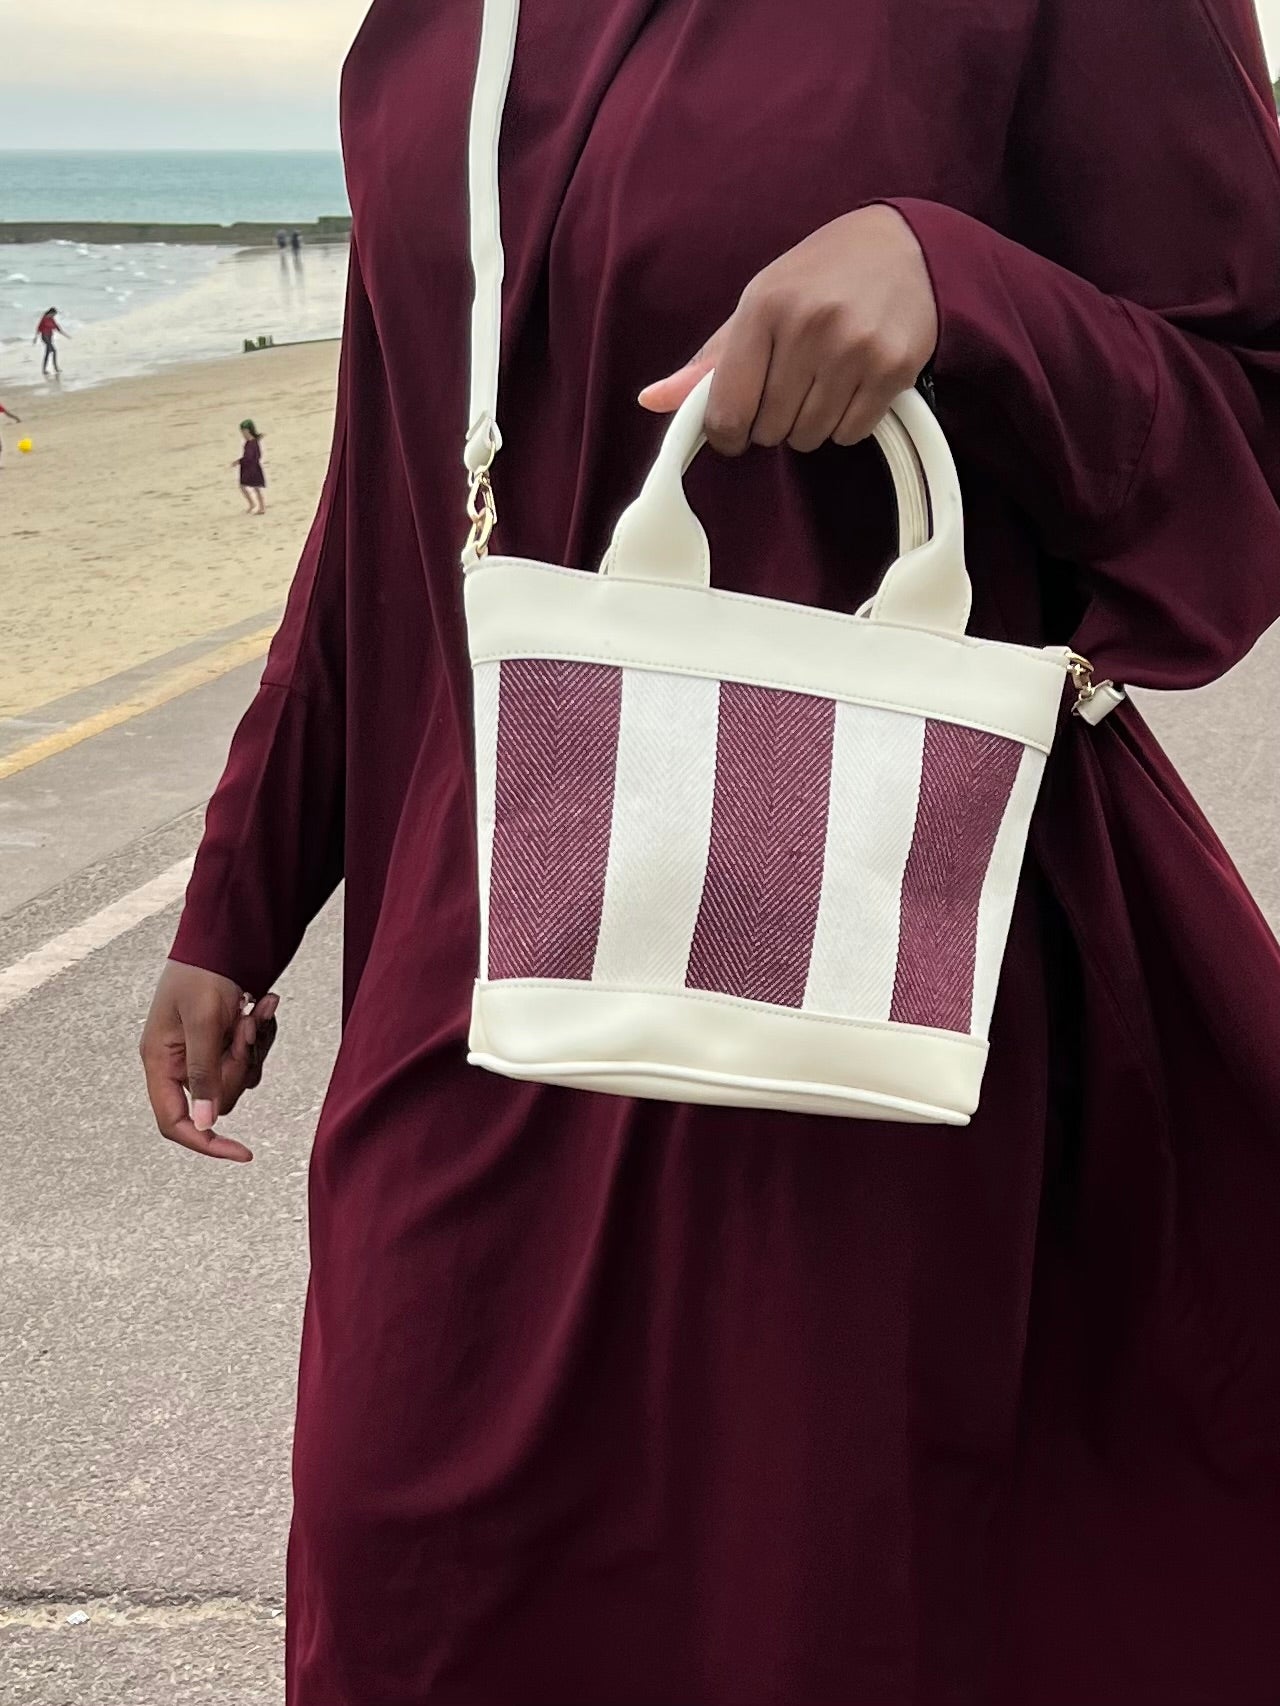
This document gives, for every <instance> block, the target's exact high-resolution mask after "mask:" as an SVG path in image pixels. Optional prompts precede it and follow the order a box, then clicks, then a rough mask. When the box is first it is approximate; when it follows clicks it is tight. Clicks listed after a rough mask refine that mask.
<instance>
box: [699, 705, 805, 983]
mask: <svg viewBox="0 0 1280 1706" xmlns="http://www.w3.org/2000/svg"><path fill="white" fill-rule="evenodd" d="M835 732H836V707H835V701H834V700H833V699H815V698H813V697H812V696H810V695H808V694H804V693H784V692H780V691H778V690H777V689H774V688H769V687H748V686H746V685H744V684H743V683H742V682H735V681H726V682H723V683H722V684H721V687H720V722H719V729H718V732H717V736H716V786H715V798H714V802H713V804H712V809H711V846H710V851H709V856H708V859H707V875H706V881H705V883H704V885H703V890H702V905H701V906H700V908H699V910H698V923H697V927H696V929H695V930H694V933H693V945H692V948H691V950H690V954H689V970H688V975H687V977H686V979H685V982H686V984H687V986H688V987H689V988H690V989H713V990H716V991H718V992H719V993H720V994H722V995H738V996H741V997H742V998H743V999H744V1000H747V1001H769V1002H773V1003H775V1004H776V1005H777V1006H779V1007H802V1006H803V1005H804V992H805V986H806V984H807V983H808V980H809V963H810V961H811V960H812V958H813V938H814V933H815V931H816V930H817V928H818V907H819V905H820V903H821V900H822V867H823V860H824V852H825V848H826V840H827V812H828V808H829V806H830V802H831V752H832V745H833V743H834V741H835Z"/></svg>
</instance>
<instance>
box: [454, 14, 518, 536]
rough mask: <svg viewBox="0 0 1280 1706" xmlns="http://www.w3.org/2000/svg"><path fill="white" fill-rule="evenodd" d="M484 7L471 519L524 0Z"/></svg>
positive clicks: (473, 167) (489, 433)
mask: <svg viewBox="0 0 1280 1706" xmlns="http://www.w3.org/2000/svg"><path fill="white" fill-rule="evenodd" d="M483 5H484V23H483V25H482V28H481V32H480V57H479V61H478V64H477V66H476V82H475V92H474V94H473V96H472V101H471V143H470V149H469V154H468V162H469V164H468V170H469V177H470V199H471V267H472V271H473V273H474V275H475V299H474V302H473V304H472V310H471V411H470V417H469V419H468V422H467V443H466V451H465V455H464V460H465V462H466V467H467V472H468V474H469V475H470V476H471V482H472V509H473V516H472V519H473V521H474V520H477V517H476V515H475V513H474V512H475V509H476V507H477V503H478V500H480V499H487V497H488V487H487V478H486V476H487V474H488V470H489V468H490V467H491V466H492V464H493V459H494V457H495V456H496V455H497V454H498V451H499V450H500V449H501V447H502V434H501V433H500V432H499V430H498V419H497V415H498V358H499V353H500V350H501V345H502V275H503V271H504V257H503V252H502V223H501V215H500V212H499V203H498V140H499V137H500V135H501V132H502V114H503V109H504V108H505V106H506V104H507V90H508V88H509V87H510V84H511V68H512V65H513V64H514V62H515V52H516V29H517V25H518V23H519V19H520V0H483ZM487 507H488V505H487V503H486V504H485V505H484V508H485V509H487ZM483 512H484V511H483V509H482V513H483ZM473 537H474V531H473Z"/></svg>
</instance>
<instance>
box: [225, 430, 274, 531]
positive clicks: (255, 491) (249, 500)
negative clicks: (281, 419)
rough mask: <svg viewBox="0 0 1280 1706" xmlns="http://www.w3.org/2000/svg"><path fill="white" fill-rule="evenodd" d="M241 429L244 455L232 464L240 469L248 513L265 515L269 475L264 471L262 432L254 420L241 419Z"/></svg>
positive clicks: (241, 484)
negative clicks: (265, 492)
mask: <svg viewBox="0 0 1280 1706" xmlns="http://www.w3.org/2000/svg"><path fill="white" fill-rule="evenodd" d="M240 431H241V432H242V433H243V434H244V455H243V456H238V457H237V458H236V460H235V461H234V462H233V463H232V464H231V466H232V467H233V468H238V469H239V470H240V490H241V492H242V493H243V494H244V501H245V503H246V505H247V506H248V510H247V513H248V514H249V515H265V514H266V513H267V503H266V499H265V498H264V497H263V495H262V493H263V490H264V488H265V487H266V484H267V476H266V475H265V474H264V473H263V471H262V434H261V433H260V432H259V431H258V429H257V427H256V426H254V424H253V422H252V421H241V422H240Z"/></svg>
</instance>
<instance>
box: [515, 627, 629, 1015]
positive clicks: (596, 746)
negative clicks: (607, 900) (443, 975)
mask: <svg viewBox="0 0 1280 1706" xmlns="http://www.w3.org/2000/svg"><path fill="white" fill-rule="evenodd" d="M621 716H622V671H621V670H620V669H608V668H605V667H604V666H603V665H600V664H584V663H555V662H548V661H546V660H538V659H535V660H517V661H514V662H509V663H504V664H503V665H502V689H501V694H500V696H499V701H498V786H497V798H496V810H495V817H494V833H493V877H492V887H491V894H492V904H491V910H490V916H489V976H490V977H494V978H510V977H558V978H573V979H577V980H579V981H582V980H586V979H589V978H590V976H591V972H592V968H593V967H594V965H595V958H596V946H597V944H598V942H599V940H600V918H601V915H602V913H603V911H604V883H605V872H606V870H607V868H608V863H609V829H610V825H611V823H612V819H613V788H614V776H615V773H616V770H617V761H618V724H619V720H620V718H621Z"/></svg>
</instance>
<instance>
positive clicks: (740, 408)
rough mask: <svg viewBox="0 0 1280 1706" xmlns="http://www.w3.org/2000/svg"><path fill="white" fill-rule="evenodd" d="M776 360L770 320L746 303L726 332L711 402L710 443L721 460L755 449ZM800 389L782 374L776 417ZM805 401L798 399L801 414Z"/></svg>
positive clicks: (774, 400) (775, 396) (774, 399)
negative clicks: (755, 435)
mask: <svg viewBox="0 0 1280 1706" xmlns="http://www.w3.org/2000/svg"><path fill="white" fill-rule="evenodd" d="M748 294H749V293H748ZM773 355H774V348H773V333H772V329H771V327H770V324H769V320H768V317H767V315H766V314H765V313H764V312H763V311H762V310H761V309H760V307H759V306H758V305H756V304H754V303H750V302H748V299H747V298H745V297H744V299H743V303H742V305H741V306H740V307H739V309H738V312H737V313H736V314H735V315H734V317H733V319H732V320H730V322H729V324H728V327H727V328H726V330H725V333H724V338H723V345H722V348H721V350H720V355H719V360H718V361H717V362H716V376H715V379H714V380H713V381H712V384H711V395H710V397H708V399H707V418H706V433H707V443H708V444H709V445H710V446H711V448H712V449H713V450H718V451H719V452H720V454H721V455H722V456H741V455H742V453H743V451H744V450H745V449H746V448H747V446H748V445H749V444H750V443H751V439H752V433H753V432H754V430H755V426H756V417H757V415H758V414H759V413H760V406H761V403H762V402H763V400H764V395H765V386H766V383H767V382H768V380H769V377H770V366H771V363H772V359H773ZM796 389H798V381H797V380H796V379H794V378H792V377H790V376H789V375H787V374H786V373H785V372H784V371H783V370H781V369H780V371H779V375H778V378H777V382H776V386H775V390H774V392H773V396H772V404H773V407H774V409H775V411H778V412H785V409H786V407H787V398H788V390H790V391H791V392H794V391H795V390H796ZM802 395H803V394H801V398H797V399H796V408H797V409H798V408H799V406H800V401H801V400H802ZM794 418H795V416H794V415H793V416H792V419H794ZM779 442H781V441H779Z"/></svg>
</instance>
